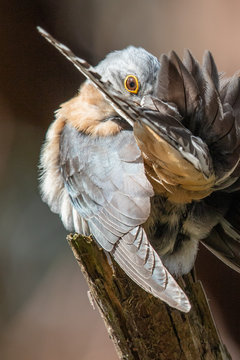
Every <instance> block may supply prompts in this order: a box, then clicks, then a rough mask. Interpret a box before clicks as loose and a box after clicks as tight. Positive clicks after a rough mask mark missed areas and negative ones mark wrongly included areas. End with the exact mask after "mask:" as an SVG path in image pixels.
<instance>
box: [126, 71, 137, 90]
mask: <svg viewBox="0 0 240 360" xmlns="http://www.w3.org/2000/svg"><path fill="white" fill-rule="evenodd" d="M124 86H125V89H126V90H127V91H129V92H130V93H132V94H137V93H138V89H139V84H138V78H137V77H136V76H134V75H128V76H126V77H125V80H124Z"/></svg>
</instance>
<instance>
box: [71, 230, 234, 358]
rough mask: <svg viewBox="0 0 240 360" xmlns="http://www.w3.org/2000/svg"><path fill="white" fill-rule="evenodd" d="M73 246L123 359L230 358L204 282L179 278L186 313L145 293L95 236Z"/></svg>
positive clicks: (74, 239) (77, 238)
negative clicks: (188, 305) (188, 308)
mask: <svg viewBox="0 0 240 360" xmlns="http://www.w3.org/2000/svg"><path fill="white" fill-rule="evenodd" d="M67 239H68V242H69V245H70V247H71V249H72V251H73V253H74V256H75V258H76V260H77V261H78V263H79V265H80V267H81V270H82V272H83V274H84V276H85V278H86V280H87V282H88V285H89V289H90V292H91V295H92V297H93V298H94V300H95V301H96V303H97V305H98V308H99V310H100V313H101V315H102V318H103V320H104V322H105V325H106V327H107V329H108V332H109V334H110V337H111V338H112V340H113V342H114V344H115V347H116V350H117V353H118V356H119V359H122V360H203V359H204V360H229V359H231V357H230V355H229V354H228V352H227V349H226V348H225V346H224V345H223V344H222V342H221V339H220V337H219V334H218V332H217V329H216V327H215V324H214V321H213V319H212V315H211V312H210V309H209V306H208V302H207V299H206V295H205V293H204V290H203V288H202V285H201V283H200V281H195V280H194V277H193V276H192V274H188V275H187V276H184V278H181V279H180V280H179V283H180V285H181V287H182V288H183V289H184V290H185V292H186V293H187V295H188V296H189V299H190V301H191V304H192V309H191V311H190V312H189V313H188V314H184V313H182V312H180V311H178V310H175V309H172V308H170V307H169V306H168V305H166V304H165V303H163V302H162V301H160V300H159V299H156V298H154V297H153V296H152V295H150V294H148V293H146V292H145V291H144V290H142V289H141V288H140V287H139V286H137V285H136V284H135V283H134V282H133V281H132V280H131V279H130V278H129V277H128V276H127V275H126V274H125V273H124V272H123V271H122V269H121V268H120V267H119V266H118V264H116V262H114V260H111V261H112V264H110V262H111V261H109V259H110V258H109V259H108V257H107V256H106V254H105V252H104V251H101V250H99V248H98V246H97V245H96V243H95V242H94V241H93V240H92V238H91V237H84V236H82V235H77V234H75V235H69V236H68V238H67Z"/></svg>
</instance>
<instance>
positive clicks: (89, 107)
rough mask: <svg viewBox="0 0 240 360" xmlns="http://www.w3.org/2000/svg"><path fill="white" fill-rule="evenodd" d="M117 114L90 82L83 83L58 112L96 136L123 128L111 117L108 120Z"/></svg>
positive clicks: (67, 120) (84, 130)
mask: <svg viewBox="0 0 240 360" xmlns="http://www.w3.org/2000/svg"><path fill="white" fill-rule="evenodd" d="M116 115H117V113H116V112H115V111H114V109H113V108H112V106H111V105H110V104H109V103H108V102H107V100H105V99H104V97H103V96H102V94H101V93H100V92H99V91H98V90H97V89H96V87H95V86H94V85H92V84H90V83H88V82H86V83H84V84H83V86H82V87H81V88H80V92H79V94H78V95H77V96H75V97H74V98H73V99H71V100H69V101H67V102H66V103H64V104H62V105H61V108H60V110H59V111H58V113H57V116H58V117H61V118H63V119H64V120H65V121H66V122H67V123H69V124H71V125H72V126H74V127H75V128H76V129H77V130H79V131H83V132H85V133H86V134H89V135H90V134H91V135H95V136H110V135H115V134H117V133H118V132H119V131H120V130H121V127H120V125H119V124H117V123H115V122H114V121H112V120H111V119H109V120H106V119H108V118H111V117H112V116H116Z"/></svg>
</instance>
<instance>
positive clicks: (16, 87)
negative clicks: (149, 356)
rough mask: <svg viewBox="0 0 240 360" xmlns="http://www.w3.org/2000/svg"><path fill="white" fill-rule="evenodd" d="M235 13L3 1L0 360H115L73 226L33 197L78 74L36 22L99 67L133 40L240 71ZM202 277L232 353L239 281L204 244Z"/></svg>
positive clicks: (237, 335) (236, 346) (236, 8)
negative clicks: (71, 240)
mask: <svg viewBox="0 0 240 360" xmlns="http://www.w3.org/2000/svg"><path fill="white" fill-rule="evenodd" d="M239 14H240V2H239V1H238V0H231V1H225V0H202V1H196V0H194V1H190V0H189V1H187V0H182V1H177V0H168V1H167V0H158V1H157V0H151V1H144V0H131V1H128V0H122V1H113V0H101V1H100V0H86V1H84V0H82V1H81V0H34V1H32V0H21V1H17V0H8V1H3V0H0V24H1V25H0V48H1V54H0V148H1V151H0V199H1V201H0V226H1V242H0V358H1V359H3V360H10V359H11V360H12V359H16V358H17V359H18V360H32V359H34V360H50V359H51V360H55V359H58V360H63V359H64V360H65V359H68V360H90V359H91V360H94V359H98V360H101V359H104V360H115V359H117V357H116V355H115V350H114V348H113V345H112V344H111V341H110V340H109V338H108V335H107V332H106V330H105V328H104V325H103V323H102V320H101V318H100V315H99V314H98V311H97V310H95V311H94V310H93V309H92V307H91V305H90V303H89V301H88V296H87V287H86V284H85V282H84V279H83V277H82V274H81V272H80V270H79V268H78V266H77V264H76V263H75V260H74V258H73V256H72V254H71V251H70V249H69V248H68V245H67V242H66V240H65V237H66V234H67V233H66V231H65V230H64V229H63V226H62V224H61V222H60V220H59V219H58V217H57V216H55V215H53V214H52V213H51V212H50V210H49V209H48V207H47V206H46V205H45V204H43V203H42V202H41V199H40V196H39V193H38V181H37V178H38V158H39V151H40V147H41V144H42V142H43V140H44V135H45V132H46V130H47V128H48V126H49V124H50V123H51V121H52V120H53V117H54V111H55V110H56V109H57V108H58V107H59V104H61V103H62V102H64V101H66V100H68V99H69V98H71V97H72V96H74V95H75V94H76V92H77V90H78V87H79V85H80V83H81V82H82V81H83V78H82V76H81V74H79V73H78V72H77V70H76V69H75V68H74V67H73V66H72V64H70V63H69V62H68V61H67V60H66V59H65V58H63V57H62V56H61V55H60V54H59V53H58V52H57V51H56V50H55V49H54V48H53V47H51V46H50V45H49V44H48V43H47V42H46V41H45V40H44V39H43V38H42V37H40V35H39V34H38V33H37V31H36V26H37V25H41V26H42V27H44V28H45V29H46V30H48V31H49V32H50V33H51V34H52V35H54V36H55V37H56V38H57V39H59V40H60V41H62V42H64V43H65V44H66V45H68V46H69V47H70V48H71V49H72V50H73V51H74V52H75V53H76V54H77V55H79V56H81V57H83V58H85V59H86V60H88V61H89V62H91V63H92V64H96V63H97V62H98V61H99V60H100V59H101V58H102V57H104V56H105V55H106V53H108V52H109V51H111V50H115V49H122V48H124V47H126V46H127V45H129V44H132V45H137V46H142V47H144V48H146V49H147V50H148V51H150V52H152V53H153V54H155V55H156V56H158V57H159V56H160V55H161V53H163V52H168V51H170V50H172V49H174V50H175V51H176V52H177V53H178V54H179V55H180V56H181V55H182V53H183V50H184V48H189V49H190V50H191V51H192V53H193V54H194V55H195V56H196V57H197V58H198V59H199V60H201V58H202V55H203V52H204V51H205V50H206V49H209V50H211V51H212V53H213V55H214V57H215V60H216V63H217V65H218V69H219V70H220V71H224V72H226V74H227V75H232V74H233V73H234V72H235V71H237V70H238V69H240V45H239V35H240V21H239ZM197 273H198V276H199V278H200V279H201V280H202V282H203V284H204V287H205V289H206V292H207V295H208V298H209V302H210V305H211V308H212V311H213V313H214V317H215V320H216V323H217V325H218V328H219V331H220V334H221V336H222V338H223V340H224V343H225V344H226V345H227V347H228V349H229V351H230V353H231V354H232V357H233V359H234V360H237V359H239V358H240V355H239V354H240V313H239V304H240V290H239V289H240V286H239V285H240V276H239V275H238V274H236V273H234V272H233V271H232V270H230V269H228V268H227V267H226V266H225V265H223V264H221V263H220V262H219V261H218V260H217V259H215V258H214V257H213V256H212V255H210V254H209V253H208V252H207V251H206V250H205V249H203V248H201V249H200V252H199V256H198V259H197ZM169 360H170V359H169Z"/></svg>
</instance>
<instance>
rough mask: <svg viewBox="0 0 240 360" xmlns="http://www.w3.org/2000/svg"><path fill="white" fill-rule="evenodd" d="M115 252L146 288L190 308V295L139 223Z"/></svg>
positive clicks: (172, 303)
mask: <svg viewBox="0 0 240 360" xmlns="http://www.w3.org/2000/svg"><path fill="white" fill-rule="evenodd" d="M112 255H113V257H114V259H115V260H116V262H117V263H118V264H119V265H120V266H121V267H122V269H123V270H124V271H125V272H126V273H127V274H128V275H129V276H130V277H131V278H132V279H133V280H134V281H135V282H136V283H137V284H138V285H139V286H140V287H142V288H143V289H144V290H145V291H147V292H149V293H151V294H152V295H154V296H155V297H157V298H159V299H161V300H163V301H164V302H166V303H167V304H168V305H170V306H172V307H174V308H176V309H178V310H181V311H183V312H188V311H189V310H190V308H191V305H190V303H189V300H188V298H187V296H186V295H185V293H184V292H183V290H182V289H181V288H180V286H179V285H178V284H177V282H176V281H175V280H174V278H173V277H172V275H171V274H170V273H169V272H168V270H167V269H166V268H165V267H164V265H163V264H162V262H161V260H160V258H159V256H158V254H157V253H156V251H155V250H154V249H153V247H152V246H151V244H150V243H149V241H148V239H147V236H146V233H145V231H144V230H143V229H142V227H140V226H139V227H137V228H135V229H133V230H132V231H130V232H129V233H128V234H126V235H124V236H123V238H122V239H120V240H119V242H118V243H117V244H116V246H115V247H114V249H113V251H112Z"/></svg>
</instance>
